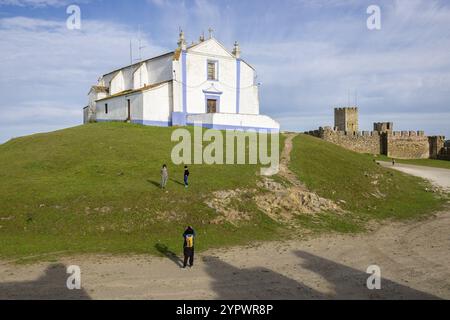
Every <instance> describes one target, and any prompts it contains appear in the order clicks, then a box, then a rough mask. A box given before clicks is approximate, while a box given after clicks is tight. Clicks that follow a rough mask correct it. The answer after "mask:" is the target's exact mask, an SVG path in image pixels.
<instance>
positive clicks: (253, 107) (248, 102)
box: [239, 61, 259, 114]
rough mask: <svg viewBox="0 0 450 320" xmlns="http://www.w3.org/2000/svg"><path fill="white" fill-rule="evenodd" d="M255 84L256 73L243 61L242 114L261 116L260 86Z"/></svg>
mask: <svg viewBox="0 0 450 320" xmlns="http://www.w3.org/2000/svg"><path fill="white" fill-rule="evenodd" d="M254 82H255V71H254V70H253V69H252V68H250V67H249V66H248V65H247V64H246V63H245V62H243V61H241V91H240V107H239V109H240V113H243V114H259V97H258V86H255V85H254Z"/></svg>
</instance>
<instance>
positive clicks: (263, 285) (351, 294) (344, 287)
mask: <svg viewBox="0 0 450 320" xmlns="http://www.w3.org/2000/svg"><path fill="white" fill-rule="evenodd" d="M295 254H296V255H297V256H298V257H299V258H301V261H299V268H304V269H307V270H310V271H312V272H314V273H316V274H317V275H318V276H320V277H321V278H322V279H324V280H326V281H327V282H328V285H329V287H331V288H332V289H333V290H331V291H334V293H323V292H321V291H318V290H316V289H315V288H312V287H310V286H308V285H306V284H304V283H301V282H298V281H296V280H294V279H291V278H289V277H286V276H284V275H282V274H279V273H277V272H274V271H272V270H269V269H267V268H264V267H257V268H250V269H239V268H236V267H234V266H232V265H230V264H227V263H225V262H223V261H221V260H220V259H218V258H216V257H205V258H204V259H203V260H204V263H205V266H206V271H207V273H208V274H209V275H210V277H211V278H212V279H213V280H212V281H213V282H212V289H213V290H214V291H215V292H216V294H217V298H218V299H220V300H227V299H234V300H238V299H244V300H245V299H247V300H251V299H273V300H303V299H322V300H323V299H335V300H340V299H354V300H359V299H388V300H402V299H412V300H415V299H440V298H438V297H436V296H433V295H431V294H428V293H425V292H421V291H418V290H415V289H412V288H409V287H407V286H404V285H401V284H398V283H396V282H393V281H390V280H388V279H382V282H381V285H382V289H381V290H369V289H367V287H366V281H367V278H368V277H369V276H370V275H369V274H367V273H365V272H362V271H359V270H356V269H353V268H350V267H347V266H345V265H342V264H339V263H336V262H333V261H330V260H328V259H325V258H322V257H319V256H316V255H313V254H311V253H307V252H304V251H296V252H295Z"/></svg>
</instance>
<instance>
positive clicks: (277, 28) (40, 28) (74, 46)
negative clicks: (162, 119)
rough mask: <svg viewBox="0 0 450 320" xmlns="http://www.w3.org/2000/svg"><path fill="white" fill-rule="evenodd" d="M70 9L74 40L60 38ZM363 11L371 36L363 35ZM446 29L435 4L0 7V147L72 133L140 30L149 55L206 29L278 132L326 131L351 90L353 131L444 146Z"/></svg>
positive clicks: (15, 1)
mask: <svg viewBox="0 0 450 320" xmlns="http://www.w3.org/2000/svg"><path fill="white" fill-rule="evenodd" d="M69 4H78V5H79V6H80V8H81V18H82V28H81V30H68V29H67V28H66V19H67V17H68V15H67V14H66V8H67V6H68V5H69ZM371 4H375V5H378V6H379V7H380V8H381V30H376V31H370V30H368V29H367V26H366V20H367V18H368V16H369V15H368V14H367V13H366V9H367V7H368V6H369V5H371ZM449 21H450V4H449V2H448V1H445V0H444V1H437V0H397V1H395V0H389V1H377V0H371V1H363V0H347V1H340V0H328V1H326V0H305V1H294V0H286V1H261V0H230V1H226V0H217V1H207V0H191V1H188V0H185V1H176V0H133V1H129V0H128V1H126V0H108V1H107V0H83V1H75V2H72V1H65V0H0V71H1V77H0V96H1V97H2V98H1V99H0V143H1V142H5V141H7V140H8V139H10V138H13V137H17V136H22V135H26V134H32V133H36V132H45V131H51V130H56V129H60V128H65V127H70V126H74V125H78V124H80V123H81V122H82V111H81V109H82V107H83V106H85V105H86V104H87V93H88V90H89V88H90V86H91V85H92V84H95V82H96V80H97V78H98V77H99V76H100V75H101V74H104V73H106V72H109V71H111V70H112V69H115V68H117V67H121V66H123V65H126V64H128V63H129V41H130V39H131V40H132V41H133V45H134V47H135V52H137V49H136V47H137V38H138V29H139V28H141V30H142V32H141V34H142V41H143V44H144V46H145V48H144V49H143V57H151V56H153V55H157V54H160V53H164V52H167V51H172V50H173V49H174V48H175V46H176V42H177V37H178V28H179V27H182V28H183V30H185V32H186V36H187V38H188V40H189V41H196V40H197V39H198V36H199V35H200V34H201V33H202V31H205V33H206V32H207V29H208V28H209V27H212V28H213V29H214V30H215V37H216V38H217V39H218V40H219V41H221V42H222V43H223V44H224V45H225V46H227V47H228V48H230V49H231V48H232V45H233V43H234V41H235V40H238V41H239V43H240V45H241V48H242V55H243V58H244V59H245V60H247V61H248V62H249V63H251V64H252V65H253V66H255V68H256V70H257V72H258V79H259V80H258V81H259V82H260V83H261V90H260V103H261V112H262V113H265V114H268V115H270V116H272V117H273V118H275V119H276V120H278V121H279V122H280V123H281V125H282V129H285V130H301V131H304V130H309V129H315V128H317V127H318V126H321V125H332V123H333V107H336V106H345V105H347V104H348V101H349V100H350V102H351V104H353V101H354V100H355V98H354V97H355V92H357V101H358V106H359V107H360V123H361V129H362V130H370V129H372V123H373V122H376V121H377V122H378V121H393V122H394V125H395V128H396V130H425V131H426V133H427V134H430V135H435V134H442V135H446V136H447V137H450V23H449ZM135 58H137V54H136V56H135ZM349 93H350V94H349ZM349 96H350V99H349Z"/></svg>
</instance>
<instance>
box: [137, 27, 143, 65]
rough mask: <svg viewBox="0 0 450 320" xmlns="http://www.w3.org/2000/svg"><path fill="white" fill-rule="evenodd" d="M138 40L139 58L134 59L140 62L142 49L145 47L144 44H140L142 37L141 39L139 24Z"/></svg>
mask: <svg viewBox="0 0 450 320" xmlns="http://www.w3.org/2000/svg"><path fill="white" fill-rule="evenodd" d="M138 42H139V59H136V61H139V62H141V61H142V49H144V48H145V46H142V39H141V25H139V31H138Z"/></svg>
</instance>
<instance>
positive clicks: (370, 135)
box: [308, 127, 381, 154]
mask: <svg viewBox="0 0 450 320" xmlns="http://www.w3.org/2000/svg"><path fill="white" fill-rule="evenodd" d="M308 134H310V135H313V136H315V137H318V138H321V139H323V140H325V141H328V142H331V143H334V144H337V145H339V146H341V147H344V148H346V149H349V150H352V151H355V152H361V153H370V154H380V150H381V135H380V133H379V132H378V131H362V132H360V131H357V132H348V131H345V132H344V131H339V130H334V129H332V128H330V127H325V128H319V130H316V131H310V132H308Z"/></svg>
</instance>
